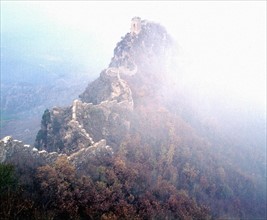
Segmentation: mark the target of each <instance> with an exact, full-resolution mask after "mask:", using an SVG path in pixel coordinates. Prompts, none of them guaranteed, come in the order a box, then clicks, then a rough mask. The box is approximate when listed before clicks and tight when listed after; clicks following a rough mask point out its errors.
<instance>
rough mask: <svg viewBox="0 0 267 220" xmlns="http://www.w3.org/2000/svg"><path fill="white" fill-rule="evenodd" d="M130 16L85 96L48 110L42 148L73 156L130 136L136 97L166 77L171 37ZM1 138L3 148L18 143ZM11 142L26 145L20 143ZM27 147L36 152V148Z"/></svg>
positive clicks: (40, 138) (38, 142)
mask: <svg viewBox="0 0 267 220" xmlns="http://www.w3.org/2000/svg"><path fill="white" fill-rule="evenodd" d="M131 22H132V23H131V32H130V33H127V34H126V35H125V36H124V37H123V38H122V40H121V41H120V42H119V43H118V44H117V46H116V48H115V49H114V56H113V57H112V59H111V62H110V64H109V65H108V67H107V68H106V69H104V70H103V71H102V72H101V73H100V75H99V77H98V78H97V79H96V80H94V81H93V82H91V83H89V85H88V86H87V88H86V89H85V91H84V92H83V93H82V94H81V95H80V96H79V97H80V100H78V99H76V100H74V101H73V103H72V105H71V106H68V107H63V108H62V107H55V108H53V109H51V110H49V109H47V110H45V112H44V114H43V117H42V120H41V129H40V130H39V132H38V134H37V136H36V142H35V147H36V150H37V149H38V150H37V151H38V152H39V153H40V152H46V153H45V155H50V153H52V152H56V153H57V154H66V155H68V156H69V158H72V159H71V160H73V158H76V157H75V156H74V155H80V156H81V155H84V153H85V152H92V149H96V148H98V147H96V146H99V144H98V143H100V142H101V143H102V144H100V145H101V149H102V148H103V149H104V148H105V149H106V150H107V149H109V150H111V151H112V148H110V147H107V146H108V145H109V146H111V147H116V146H117V147H118V146H119V145H120V143H121V142H122V141H123V139H124V138H125V137H126V136H127V134H128V132H129V129H130V128H131V114H132V112H133V111H134V105H135V100H137V97H138V95H139V93H142V92H143V91H144V90H148V91H150V92H151V93H153V91H154V90H155V89H156V88H157V85H158V84H160V83H161V79H160V76H161V75H164V74H165V73H166V68H165V61H166V59H167V58H168V57H167V54H168V51H169V50H170V45H171V43H172V41H171V38H170V37H169V35H168V34H167V32H166V30H165V28H164V27H162V26H161V25H159V24H156V23H153V22H148V21H146V20H141V19H140V18H139V17H135V18H133V19H132V21H131ZM13 142H14V141H13ZM13 142H12V143H13ZM103 143H105V144H103ZM106 143H107V144H106ZM1 144H2V145H3V146H5V147H4V149H7V148H8V149H9V150H11V149H13V148H14V147H7V146H9V145H7V144H6V143H5V142H1ZM102 145H103V146H102ZM104 145H105V146H104ZM12 146H15V148H16V149H17V148H20V147H21V149H24V148H25V147H23V146H22V145H21V144H19V145H18V144H13V145H12ZM19 146H20V147H19ZM25 149H26V148H25ZM33 149H35V148H33ZM89 149H90V150H89ZM9 150H8V151H9ZM23 151H24V150H23ZM27 152H28V153H29V154H32V151H31V150H29V151H27ZM34 152H35V150H34ZM2 153H3V155H8V154H7V153H4V151H3V152H2ZM38 155H39V154H38ZM53 155H54V154H53ZM80 156H79V157H80ZM1 157H2V158H6V157H5V156H1ZM37 157H38V156H37ZM3 160H5V159H3ZM74 163H76V162H74Z"/></svg>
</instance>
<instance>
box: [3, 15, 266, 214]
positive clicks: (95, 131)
mask: <svg viewBox="0 0 267 220" xmlns="http://www.w3.org/2000/svg"><path fill="white" fill-rule="evenodd" d="M176 53H178V51H177V49H176V44H175V42H174V41H173V39H172V38H171V36H170V35H169V34H168V32H167V30H166V29H165V28H164V27H163V26H162V25H160V24H158V23H155V22H151V21H147V20H141V19H140V18H139V17H135V18H133V19H132V21H131V32H129V33H127V34H126V35H125V36H124V37H122V39H121V41H119V42H118V43H117V45H116V47H115V49H114V55H113V57H112V59H111V61H110V63H109V65H108V66H107V67H106V68H105V69H103V71H102V72H101V73H100V75H99V77H98V78H97V79H95V80H94V81H93V82H90V83H89V84H88V86H87V87H86V89H85V91H84V92H82V93H81V94H80V96H79V99H75V100H74V101H73V102H72V104H71V105H70V106H67V107H54V108H52V109H46V110H45V111H44V114H43V116H42V119H41V128H40V130H39V131H38V133H37V135H36V140H35V144H34V146H28V145H24V144H23V143H22V142H20V141H16V140H14V139H13V138H12V137H5V138H4V139H2V140H1V142H0V146H1V148H0V149H1V151H0V162H1V163H2V164H1V167H0V168H1V169H0V171H1V172H2V173H4V174H5V175H6V176H7V177H9V180H12V178H13V179H15V180H16V181H15V180H14V181H13V180H12V181H8V178H6V179H4V180H3V184H2V187H1V200H2V201H1V205H0V214H1V216H4V217H6V218H7V219H8V218H17V219H25V218H29V219H31V218H32V219H36V218H39V217H40V216H43V217H45V218H50V219H71V218H73V219H264V218H266V196H265V195H266V157H265V154H264V152H265V144H266V143H264V141H265V139H264V133H265V129H266V128H265V125H264V123H263V122H262V120H260V121H257V122H256V120H254V118H253V117H252V116H250V115H249V114H245V113H244V115H241V114H240V113H239V112H238V114H229V115H228V114H227V113H225V114H222V113H221V110H222V109H223V105H224V104H225V103H220V102H217V103H218V106H216V108H215V107H214V108H210V111H209V112H205V110H206V109H207V106H208V105H205V103H204V101H203V100H205V99H197V98H196V97H199V96H198V95H192V94H194V92H193V91H188V87H185V86H184V85H183V83H182V82H179V80H178V82H175V83H174V81H173V74H174V73H175V72H176V71H177V69H176V64H175V60H174V59H173V58H174V57H175V54H176ZM179 74H181V73H177V75H179ZM192 90H193V88H192ZM206 101H207V100H206ZM198 105H199V106H200V107H198ZM203 109H204V110H203ZM214 109H217V110H216V111H215V110H214ZM225 109H226V108H225ZM202 110H203V111H202ZM213 110H214V111H213ZM202 112H205V114H201V113H202ZM236 115H239V117H240V121H238V120H236V119H235V118H233V117H235V116H236ZM248 115H249V116H248ZM248 118H249V119H251V121H247V120H245V119H248ZM252 119H253V120H252ZM244 120H245V121H244ZM230 122H232V123H230ZM253 123H256V124H254V127H253V126H252V124H253ZM244 125H246V126H247V127H248V128H247V129H243V130H242V129H241V128H242V127H243V126H244ZM237 128H239V129H240V130H239V131H236V130H234V129H237ZM249 135H251V137H249ZM8 164H12V165H8ZM1 181H2V180H1ZM10 189H12V193H10V191H9V190H10ZM10 204H12V205H10ZM20 207H22V208H20ZM8 210H12V211H11V212H8ZM30 216H31V217H30Z"/></svg>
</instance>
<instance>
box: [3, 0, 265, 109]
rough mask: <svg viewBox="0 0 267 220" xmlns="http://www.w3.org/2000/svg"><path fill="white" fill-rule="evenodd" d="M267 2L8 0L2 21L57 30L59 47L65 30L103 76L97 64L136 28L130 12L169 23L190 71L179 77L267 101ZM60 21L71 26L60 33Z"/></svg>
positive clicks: (15, 29)
mask: <svg viewBox="0 0 267 220" xmlns="http://www.w3.org/2000/svg"><path fill="white" fill-rule="evenodd" d="M265 6H266V2H264V1H258V2H250V1H246V2H244V1H238V2H237V1H233V2H231V1H227V2H221V1H219V2H201V1H200V2H194V1H193V2H191V1H190V2H153V1H151V2H138V1H137V2H120V1H119V2H116V1H112V2H71V1H66V2H61V1H60V2H57V1H56V2H2V3H1V11H2V13H1V14H2V15H1V16H2V18H1V21H2V22H1V26H2V32H4V33H5V32H7V31H10V32H11V33H12V34H17V37H18V36H19V35H20V34H22V35H23V33H25V32H27V31H30V33H31V34H32V35H33V36H34V35H35V34H36V33H35V31H37V32H38V31H40V30H43V29H45V30H49V32H50V34H51V35H53V37H55V42H54V44H55V45H53V46H54V47H55V48H56V47H57V46H58V45H57V44H62V42H61V41H62V40H63V41H64V40H65V39H64V38H63V39H61V38H57V35H66V38H67V40H68V41H69V42H65V44H68V45H69V47H70V49H73V48H71V47H72V45H75V46H76V48H75V49H76V51H75V52H76V53H75V54H72V56H75V57H74V59H77V60H79V59H81V60H82V61H84V62H86V60H88V65H89V64H90V68H92V67H93V66H96V68H95V67H94V69H96V72H95V73H92V74H94V75H95V76H97V74H98V72H97V70H100V69H101V68H104V67H105V66H106V65H108V63H109V61H110V58H111V56H112V53H113V49H114V47H115V45H116V43H117V42H118V41H119V40H120V37H121V36H124V34H125V33H126V32H128V31H129V27H130V19H131V18H132V17H133V16H140V17H141V18H143V19H148V20H152V21H155V22H159V23H161V24H162V25H164V26H165V27H166V28H167V30H168V32H169V33H170V34H171V36H172V37H173V38H175V40H176V41H177V43H178V44H179V45H180V57H181V60H180V65H181V66H182V71H183V74H181V75H179V77H183V78H184V79H185V80H187V81H189V82H190V83H192V85H194V86H195V85H196V86H200V87H201V88H203V89H205V90H207V91H208V93H209V92H210V91H213V92H218V93H225V95H228V96H229V95H230V96H235V97H237V98H238V99H240V100H247V101H250V102H252V103H253V104H256V105H258V106H259V107H261V108H265V104H266V103H265V100H266V94H265V91H266V83H265V82H266V41H265V40H266V12H265V9H266V7H265ZM53 25H54V26H55V27H56V26H57V25H58V26H61V28H62V30H65V32H64V33H59V31H61V30H58V29H56V28H55V27H53ZM49 27H51V28H50V29H49ZM54 35H55V36H54ZM68 35H71V36H72V35H73V36H74V37H73V38H71V37H68ZM50 37H51V36H50ZM75 40H76V42H74V41H75ZM78 40H80V41H82V42H79V43H77V41H78ZM4 43H5V41H4V42H2V45H1V46H2V47H3V46H5V45H4ZM39 43H40V44H41V43H44V42H39ZM21 46H23V45H21ZM36 46H38V45H36ZM40 46H42V45H40ZM78 46H80V48H78ZM85 48H86V49H88V51H85ZM25 49H27V48H25ZM47 53H49V51H47ZM48 55H49V54H48ZM52 56H53V55H51V57H52ZM59 56H64V55H63V54H60V55H59ZM72 59H73V57H72ZM90 60H93V62H90ZM85 65H86V64H85ZM87 67H88V66H87ZM88 68H89V67H88ZM2 74H3V73H2Z"/></svg>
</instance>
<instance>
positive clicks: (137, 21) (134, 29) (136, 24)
mask: <svg viewBox="0 0 267 220" xmlns="http://www.w3.org/2000/svg"><path fill="white" fill-rule="evenodd" d="M140 31H141V18H140V17H133V18H132V24H131V34H132V35H134V34H135V35H137V34H139V32H140Z"/></svg>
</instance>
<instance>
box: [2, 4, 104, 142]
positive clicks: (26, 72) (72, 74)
mask: <svg viewBox="0 0 267 220" xmlns="http://www.w3.org/2000/svg"><path fill="white" fill-rule="evenodd" d="M9 10H10V11H11V12H9V11H8V10H3V14H2V16H3V18H5V20H4V21H5V22H3V23H2V25H1V132H0V135H1V138H2V137H4V136H6V135H12V136H14V137H15V138H17V139H20V140H23V141H25V142H26V143H29V144H33V143H34V139H35V136H36V132H37V131H38V129H37V127H38V126H39V124H40V123H39V118H40V117H41V115H42V113H43V111H44V109H45V108H51V107H53V106H55V105H68V104H70V103H71V101H72V100H73V99H74V98H75V97H77V95H78V94H80V93H81V92H82V90H83V89H84V88H85V86H86V84H87V82H88V81H90V80H92V79H93V78H95V77H96V74H95V72H97V71H99V69H100V66H101V65H103V64H102V63H101V60H96V59H95V57H93V56H92V58H90V53H91V54H92V53H93V52H92V51H93V50H94V47H93V46H92V44H93V40H92V39H90V36H85V35H84V34H83V35H79V34H77V32H76V33H74V32H73V31H72V30H69V29H68V28H66V27H62V26H59V25H57V24H54V23H53V22H49V21H47V19H44V18H43V17H38V16H36V15H35V16H36V18H35V19H30V18H29V17H27V16H26V17H25V16H23V17H20V18H17V16H18V17H19V16H20V11H19V10H18V9H14V8H13V9H9ZM8 12H9V13H12V14H14V16H13V17H12V18H13V19H10V17H9V14H8ZM85 42H86V43H85ZM89 42H91V43H92V44H90V43H89ZM82 45H86V46H82ZM94 51H95V50H94ZM94 53H96V54H97V51H95V52H94Z"/></svg>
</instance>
